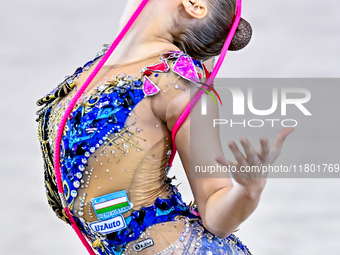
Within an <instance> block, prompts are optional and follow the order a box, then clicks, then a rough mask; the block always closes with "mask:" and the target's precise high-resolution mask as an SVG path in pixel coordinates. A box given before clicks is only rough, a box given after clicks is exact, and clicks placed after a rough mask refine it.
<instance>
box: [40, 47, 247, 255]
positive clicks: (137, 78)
mask: <svg viewBox="0 0 340 255" xmlns="http://www.w3.org/2000/svg"><path fill="white" fill-rule="evenodd" d="M106 50H107V47H106V48H105V49H104V50H103V51H102V52H101V53H99V54H98V55H97V56H96V57H95V59H93V60H91V61H89V62H87V63H86V64H85V65H84V66H83V67H80V68H78V69H77V70H76V71H75V73H74V74H73V75H71V76H67V77H66V78H65V80H64V81H63V82H62V83H61V84H59V86H58V87H57V88H56V89H54V90H53V91H52V92H51V93H49V94H48V95H46V96H45V97H43V98H42V99H40V100H39V101H38V105H41V106H43V108H42V109H41V110H40V111H38V113H37V114H38V115H39V117H38V119H37V121H38V122H39V129H38V133H39V139H40V143H41V149H42V152H43V159H44V168H45V172H44V173H45V186H46V193H47V198H48V202H49V204H50V206H51V207H52V209H53V210H54V212H55V213H56V214H57V216H58V217H59V218H61V219H62V220H64V221H65V222H67V223H68V222H69V220H68V218H67V216H66V215H65V212H64V210H63V207H62V205H61V201H60V198H59V195H58V190H57V186H56V180H55V174H54V168H53V156H54V149H53V148H54V140H55V136H56V132H57V129H58V124H59V122H60V119H61V117H62V115H63V113H64V111H65V108H66V107H67V105H68V103H69V101H70V100H71V98H72V97H73V96H74V94H75V92H76V91H77V88H78V87H80V86H81V85H82V84H83V83H84V81H85V79H86V78H87V76H88V75H89V73H90V72H91V70H93V68H94V67H95V66H96V64H97V63H98V60H99V59H100V58H101V57H102V56H103V54H104V53H105V51H106ZM205 75H206V71H205V69H204V66H203V64H202V63H201V61H198V60H196V59H193V58H191V57H190V56H188V55H186V54H184V53H183V52H180V51H164V52H160V53H157V54H153V55H151V56H148V57H145V58H143V59H141V60H138V61H133V62H129V63H123V64H118V65H106V66H104V67H103V68H102V70H101V71H100V72H99V73H98V75H97V76H96V78H95V79H94V80H93V82H92V83H91V85H90V86H89V87H88V89H87V90H86V91H85V93H84V94H83V96H82V97H81V98H80V99H79V100H78V102H77V104H76V106H75V107H74V109H73V112H72V113H71V115H70V117H69V120H68V122H67V123H66V126H65V129H64V133H63V136H62V141H61V162H60V163H61V173H62V181H63V187H64V191H65V197H66V200H67V204H68V206H69V208H70V210H71V212H72V213H73V215H74V219H75V221H76V222H77V224H78V226H79V228H80V230H81V231H82V232H83V234H84V235H85V236H86V237H87V238H88V240H89V241H90V242H91V243H92V247H93V248H94V249H96V250H97V251H98V252H99V254H115V255H120V254H126V255H127V254H140V255H146V254H211V255H214V254H240V255H243V254H250V252H249V250H248V249H247V247H246V246H244V245H243V244H242V243H241V242H240V241H239V240H238V239H237V238H236V237H235V236H234V235H230V236H229V237H227V238H225V239H221V238H218V237H217V236H214V235H212V234H211V233H209V232H208V231H207V230H206V229H205V228H204V227H203V225H202V222H201V220H200V218H199V214H198V212H197V211H196V209H195V208H194V206H188V205H186V204H185V203H184V202H183V201H182V199H181V195H180V193H179V192H178V190H177V188H176V187H174V186H173V185H172V184H171V178H169V177H168V171H169V167H168V165H169V158H170V156H171V154H172V141H171V132H170V131H169V130H168V128H167V126H166V123H164V122H163V121H162V120H160V119H159V118H157V117H156V114H155V111H159V112H157V115H158V116H159V115H162V109H166V106H167V105H168V104H169V102H170V101H171V100H172V99H173V98H175V97H176V96H177V95H179V94H181V93H188V92H187V91H188V89H189V88H190V86H191V82H190V80H192V79H193V78H194V79H196V80H197V81H199V80H200V79H203V78H205Z"/></svg>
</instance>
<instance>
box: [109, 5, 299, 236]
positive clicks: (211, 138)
mask: <svg viewBox="0 0 340 255" xmlns="http://www.w3.org/2000/svg"><path fill="white" fill-rule="evenodd" d="M206 1H208V0H191V1H190V0H171V1H170V0H150V1H149V3H148V5H147V6H146V7H145V9H144V11H143V12H142V14H141V15H140V17H139V18H138V20H137V21H136V23H135V24H134V25H133V26H132V28H131V29H130V30H129V32H128V33H127V35H126V36H125V37H124V39H123V40H122V42H121V43H120V45H119V46H118V47H117V49H116V50H115V52H114V53H113V54H112V56H111V57H110V58H109V60H108V62H107V63H106V64H117V63H123V62H129V61H134V60H138V59H141V58H143V57H145V52H148V54H150V55H151V54H153V53H156V52H160V51H162V50H179V49H178V48H177V47H176V46H175V45H174V44H173V36H172V33H171V29H172V17H176V18H177V20H179V21H180V22H185V24H190V25H195V24H197V23H198V22H202V20H203V19H204V17H205V16H206V15H207V13H208V11H209V10H208V9H207V7H206V6H207V5H206V3H207V2H206ZM140 2H141V0H129V1H128V2H127V5H126V9H125V11H124V13H123V16H122V18H121V20H120V29H119V31H120V30H121V29H122V28H123V27H124V25H125V24H126V22H127V20H128V19H129V18H130V17H131V15H132V13H133V12H134V11H135V10H136V8H137V7H138V5H139V4H140ZM155 10H157V11H155ZM207 101H208V109H209V111H208V114H207V116H208V118H210V119H208V120H207V121H208V123H212V120H213V119H217V118H218V108H217V107H215V106H214V103H213V102H212V100H207ZM188 102H189V101H188V94H187V93H184V92H183V94H181V95H179V96H177V97H176V98H174V99H173V100H172V101H171V103H170V104H169V106H168V109H167V113H166V116H167V117H166V118H165V119H162V118H161V116H159V119H162V121H164V122H165V123H166V125H167V127H168V129H169V131H172V129H173V127H174V125H175V123H176V121H177V119H178V117H179V115H180V114H181V111H179V109H184V108H185V106H186V105H187V104H188ZM198 105H199V104H198ZM199 110H200V109H199V107H194V109H193V110H192V112H191V113H190V116H194V115H195V114H199ZM155 112H157V109H155ZM190 116H189V117H188V118H187V119H186V121H185V122H184V123H183V125H182V126H181V128H180V129H179V131H178V133H177V135H176V139H175V142H176V145H177V149H178V152H179V155H180V158H181V161H182V163H183V166H184V169H185V171H186V173H187V176H188V179H189V183H190V186H191V189H192V191H193V194H194V198H195V200H196V203H197V205H198V209H199V212H200V215H201V218H202V221H203V224H204V226H205V227H206V228H207V229H208V230H209V231H210V232H212V233H213V234H216V235H217V236H219V237H222V238H224V237H227V236H228V235H230V234H231V233H232V232H233V231H234V230H235V229H237V228H238V227H239V225H240V224H241V223H242V222H243V221H244V220H245V219H247V218H248V217H249V216H250V215H251V213H252V212H253V211H254V210H255V209H256V207H257V205H258V203H259V200H260V196H261V193H262V191H263V189H264V187H265V184H266V181H267V179H266V176H265V175H262V174H260V173H234V174H233V176H232V177H233V178H234V180H235V184H234V185H233V183H232V181H231V179H230V177H231V176H229V175H228V174H226V176H225V178H210V179H209V178H190V166H191V165H207V166H209V165H216V163H218V164H220V165H224V166H228V165H232V166H235V167H236V168H237V169H240V167H241V166H260V165H261V164H262V165H269V164H273V162H274V161H275V160H276V158H277V157H278V156H279V154H280V153H281V149H282V145H283V142H284V140H285V139H286V137H287V136H288V135H289V134H290V133H291V132H292V131H293V128H285V129H282V130H281V131H280V132H279V133H278V134H277V137H276V139H275V140H274V142H273V144H272V145H270V144H269V141H268V139H267V138H266V137H262V138H261V139H260V144H261V146H260V148H259V149H258V150H255V149H254V148H253V146H252V145H251V144H250V143H249V141H248V139H247V138H246V137H242V138H240V142H241V145H242V147H243V149H244V151H245V153H242V152H241V151H240V149H239V148H238V146H237V145H236V143H235V142H234V141H230V142H229V143H228V146H229V148H230V150H231V151H232V153H233V155H234V157H235V160H236V161H235V162H231V161H230V160H227V159H225V158H224V156H223V151H222V146H221V141H220V136H219V131H218V128H213V127H212V125H209V126H208V127H202V125H195V129H194V132H195V134H196V133H197V134H200V133H202V134H204V135H203V136H202V135H201V136H200V135H195V134H192V133H190V123H191V121H190V118H192V117H190ZM209 121H211V122H209ZM203 129H204V130H203ZM190 136H191V137H195V138H196V137H200V138H198V139H202V140H203V144H204V145H203V146H195V148H190V146H188V145H189V144H190ZM204 139H205V140H204ZM224 142H226V141H224ZM207 144H212V146H207ZM190 155H191V158H190ZM193 155H194V156H193ZM202 155H204V157H202Z"/></svg>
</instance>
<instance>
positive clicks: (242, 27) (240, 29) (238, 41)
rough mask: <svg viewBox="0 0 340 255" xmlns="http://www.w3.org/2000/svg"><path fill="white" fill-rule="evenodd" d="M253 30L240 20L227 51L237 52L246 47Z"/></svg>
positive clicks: (244, 21)
mask: <svg viewBox="0 0 340 255" xmlns="http://www.w3.org/2000/svg"><path fill="white" fill-rule="evenodd" d="M252 34H253V30H252V28H251V25H250V24H249V23H248V22H247V21H246V20H244V19H242V18H241V20H240V23H239V24H238V26H237V29H236V32H235V35H234V37H233V40H232V41H231V43H230V46H229V50H231V51H237V50H241V49H243V48H244V47H246V46H247V44H248V43H249V42H250V39H251V36H252Z"/></svg>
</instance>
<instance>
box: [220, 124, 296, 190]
mask: <svg viewBox="0 0 340 255" xmlns="http://www.w3.org/2000/svg"><path fill="white" fill-rule="evenodd" d="M293 131H294V129H293V128H291V127H289V128H284V129H282V130H280V132H279V133H278V134H277V136H276V139H275V141H274V143H273V144H272V146H270V145H269V141H268V139H267V138H266V137H262V138H261V139H260V143H261V148H260V149H259V150H257V151H255V149H254V148H253V146H252V145H251V144H250V142H249V140H248V139H247V138H246V137H242V138H241V139H240V142H241V144H242V147H243V149H244V151H245V155H244V154H243V153H242V152H241V151H240V149H239V148H238V147H237V145H236V143H235V142H234V141H230V142H229V143H228V146H229V148H230V150H231V151H232V153H233V155H234V157H235V159H236V162H231V161H229V160H227V159H225V158H224V157H222V156H218V157H217V158H216V161H217V162H218V163H219V164H221V165H224V166H226V167H230V168H231V167H233V169H236V171H233V172H232V176H233V178H234V179H235V181H236V182H237V183H238V184H240V185H241V186H242V187H243V188H245V191H246V192H248V195H250V196H251V195H252V194H254V195H256V194H257V193H259V192H262V190H263V188H264V186H265V184H266V180H267V175H268V172H264V173H263V172H262V171H256V172H255V171H254V172H251V171H246V169H256V170H258V169H261V167H263V166H268V165H272V164H273V163H274V161H275V160H276V159H277V157H278V156H279V155H280V153H281V149H282V145H283V142H284V141H285V139H286V137H287V136H288V135H289V134H290V133H291V132H293ZM252 167H253V168H252Z"/></svg>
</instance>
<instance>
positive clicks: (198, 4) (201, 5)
mask: <svg viewBox="0 0 340 255" xmlns="http://www.w3.org/2000/svg"><path fill="white" fill-rule="evenodd" d="M182 5H183V7H184V10H185V11H186V12H187V13H188V14H189V15H190V16H191V17H193V18H196V19H203V18H204V17H205V16H206V15H207V13H208V9H207V6H206V4H205V1H204V0H182Z"/></svg>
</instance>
